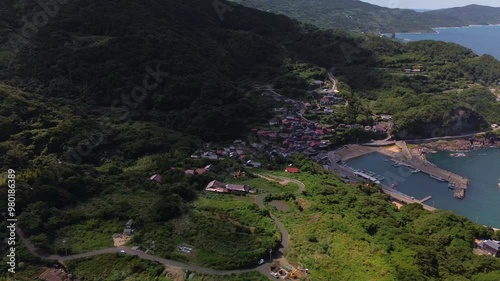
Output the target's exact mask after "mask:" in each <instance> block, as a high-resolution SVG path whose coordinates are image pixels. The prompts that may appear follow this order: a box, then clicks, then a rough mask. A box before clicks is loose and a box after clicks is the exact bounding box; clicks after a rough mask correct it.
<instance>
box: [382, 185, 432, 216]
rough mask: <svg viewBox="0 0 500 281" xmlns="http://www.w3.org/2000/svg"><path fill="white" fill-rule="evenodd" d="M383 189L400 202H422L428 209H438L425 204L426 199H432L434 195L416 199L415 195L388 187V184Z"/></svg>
mask: <svg viewBox="0 0 500 281" xmlns="http://www.w3.org/2000/svg"><path fill="white" fill-rule="evenodd" d="M382 190H383V191H384V192H385V193H386V194H388V195H389V196H391V198H393V199H395V200H397V201H400V202H403V203H406V204H412V203H417V204H420V205H422V207H424V209H426V210H428V211H435V210H437V209H436V208H434V207H431V206H429V205H427V204H424V202H425V201H427V200H429V199H431V198H432V197H431V196H427V197H425V198H424V199H422V200H418V199H415V198H413V197H410V196H408V195H406V194H404V193H401V192H399V191H396V190H394V189H391V188H388V187H386V186H382Z"/></svg>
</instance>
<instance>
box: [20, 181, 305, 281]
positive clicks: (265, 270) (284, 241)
mask: <svg viewBox="0 0 500 281" xmlns="http://www.w3.org/2000/svg"><path fill="white" fill-rule="evenodd" d="M259 176H261V175H259ZM267 177H269V178H275V179H281V180H288V181H290V182H293V183H295V184H297V185H298V186H299V189H298V191H297V193H302V192H303V191H304V190H305V185H304V184H303V183H302V182H300V181H298V180H295V179H289V178H285V177H279V176H270V175H268V176H267ZM266 195H267V194H265V193H263V194H259V195H258V196H257V197H256V199H255V201H256V203H257V205H258V206H259V207H260V208H265V206H264V202H263V201H264V198H265V196H266ZM269 216H270V217H271V219H272V220H273V221H274V223H275V224H276V227H278V229H279V231H280V232H281V246H280V248H279V251H278V253H274V255H273V260H274V259H278V258H281V257H283V256H284V254H285V253H286V250H287V249H288V244H289V235H288V231H287V230H286V228H285V226H284V225H283V223H282V222H281V221H280V220H278V218H276V217H275V216H274V215H273V214H271V213H269ZM16 233H17V235H18V237H19V239H20V240H21V242H22V243H23V244H24V245H25V247H26V248H27V249H28V251H30V252H31V254H33V255H35V256H37V257H39V258H42V259H48V260H57V261H59V262H62V263H63V262H64V261H69V260H76V259H81V258H89V257H94V256H99V255H104V254H113V253H119V252H120V251H125V252H126V254H129V255H134V256H137V257H139V258H141V259H146V260H150V261H155V262H159V263H161V264H164V265H167V266H174V267H179V268H184V269H188V270H190V271H194V272H198V273H203V274H211V275H230V274H242V273H246V272H251V271H258V272H260V273H262V274H263V275H264V276H267V277H268V278H269V279H271V280H274V279H272V278H271V276H270V274H269V263H264V264H262V265H260V266H256V267H253V268H248V269H236V270H217V269H211V268H207V267H202V266H197V265H193V264H188V263H182V262H178V261H174V260H169V259H164V258H161V257H158V256H153V255H150V254H147V253H144V252H142V251H138V250H132V249H131V248H130V247H126V246H121V247H111V248H105V249H100V250H96V251H91V252H87V253H82V254H75V255H67V256H60V255H46V254H43V253H41V252H39V251H38V250H37V249H36V248H35V246H34V245H33V244H32V243H31V241H29V239H27V238H26V235H25V234H24V233H23V231H22V230H21V229H20V228H19V227H17V228H16Z"/></svg>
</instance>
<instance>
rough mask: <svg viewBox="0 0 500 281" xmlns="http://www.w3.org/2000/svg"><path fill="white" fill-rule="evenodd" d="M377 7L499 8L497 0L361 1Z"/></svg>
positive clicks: (499, 4) (499, 3)
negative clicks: (473, 6) (472, 5)
mask: <svg viewBox="0 0 500 281" xmlns="http://www.w3.org/2000/svg"><path fill="white" fill-rule="evenodd" d="M362 1H363V2H368V3H371V4H375V5H378V6H384V7H389V8H401V9H442V8H451V7H461V6H466V5H470V4H477V5H484V6H492V7H500V1H499V0H418V1H415V0H362Z"/></svg>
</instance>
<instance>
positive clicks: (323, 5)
mask: <svg viewBox="0 0 500 281" xmlns="http://www.w3.org/2000/svg"><path fill="white" fill-rule="evenodd" d="M234 2H237V3H239V4H241V5H245V6H248V7H252V8H257V9H260V10H263V11H267V12H272V13H277V14H284V15H287V16H289V17H292V18H295V19H297V20H300V21H302V22H306V23H309V24H314V25H316V26H318V27H321V28H332V29H343V30H347V31H354V32H369V33H392V32H395V33H405V32H435V31H434V30H433V28H436V27H461V26H469V25H489V24H500V8H494V7H489V6H480V5H468V6H465V7H457V8H449V9H440V10H428V11H422V10H418V11H415V10H409V9H392V8H385V7H380V6H377V5H373V4H369V3H365V2H361V1H355V0H336V1H329V0H318V1H314V5H311V2H310V1H307V0H291V1H286V2H284V1H279V0H269V1H260V0H244V1H243V0H234Z"/></svg>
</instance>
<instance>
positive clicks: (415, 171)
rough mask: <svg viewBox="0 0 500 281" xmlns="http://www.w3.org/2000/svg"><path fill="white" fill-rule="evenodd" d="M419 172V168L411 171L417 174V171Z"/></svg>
mask: <svg viewBox="0 0 500 281" xmlns="http://www.w3.org/2000/svg"><path fill="white" fill-rule="evenodd" d="M419 172H420V170H419V169H415V170H412V171H411V173H412V174H416V173H419Z"/></svg>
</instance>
